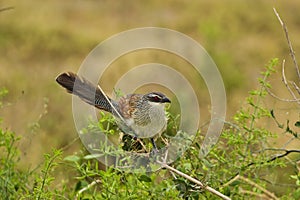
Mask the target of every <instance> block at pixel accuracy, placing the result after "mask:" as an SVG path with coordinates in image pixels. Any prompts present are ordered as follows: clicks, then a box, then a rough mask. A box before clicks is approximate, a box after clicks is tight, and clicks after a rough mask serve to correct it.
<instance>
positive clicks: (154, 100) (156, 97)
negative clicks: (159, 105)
mask: <svg viewBox="0 0 300 200" xmlns="http://www.w3.org/2000/svg"><path fill="white" fill-rule="evenodd" d="M150 99H151V101H153V102H160V100H161V98H160V97H159V96H157V95H151V96H150Z"/></svg>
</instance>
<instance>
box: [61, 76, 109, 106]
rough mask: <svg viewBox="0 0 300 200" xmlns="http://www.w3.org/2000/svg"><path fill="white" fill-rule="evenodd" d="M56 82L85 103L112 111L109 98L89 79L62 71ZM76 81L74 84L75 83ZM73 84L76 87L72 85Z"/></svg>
mask: <svg viewBox="0 0 300 200" xmlns="http://www.w3.org/2000/svg"><path fill="white" fill-rule="evenodd" d="M56 82H57V83H58V84H60V85H61V86H62V87H64V88H65V89H66V90H67V92H69V93H71V94H74V95H76V96H78V97H79V98H81V99H82V100H83V101H85V102H86V103H88V104H90V105H93V106H95V107H96V108H99V109H101V110H105V111H108V112H112V107H111V104H110V102H108V101H107V99H108V100H109V101H111V99H110V98H109V97H107V99H106V98H105V94H103V93H102V92H101V90H100V89H99V88H98V87H99V86H98V87H97V86H95V85H94V84H92V83H91V82H90V81H88V80H86V79H84V78H82V77H79V76H78V75H77V74H75V73H73V72H67V73H62V74H60V75H59V76H58V77H57V78H56ZM75 82H76V84H75ZM74 85H75V86H76V87H74Z"/></svg>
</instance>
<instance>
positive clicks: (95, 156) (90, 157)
mask: <svg viewBox="0 0 300 200" xmlns="http://www.w3.org/2000/svg"><path fill="white" fill-rule="evenodd" d="M101 156H103V154H100V153H96V154H90V155H86V156H84V157H83V159H86V160H89V159H94V158H99V157H101Z"/></svg>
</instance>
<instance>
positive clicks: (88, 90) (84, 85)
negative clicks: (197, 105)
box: [56, 72, 171, 151]
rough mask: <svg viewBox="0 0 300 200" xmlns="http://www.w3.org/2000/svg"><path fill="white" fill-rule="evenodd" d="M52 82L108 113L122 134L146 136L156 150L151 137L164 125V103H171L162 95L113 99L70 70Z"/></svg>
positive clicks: (125, 96)
mask: <svg viewBox="0 0 300 200" xmlns="http://www.w3.org/2000/svg"><path fill="white" fill-rule="evenodd" d="M56 82H57V83H58V84H59V85H61V86H62V87H63V88H65V89H66V91H67V92H68V93H71V94H73V95H75V96H78V97H79V98H80V99H81V100H83V101H84V102H86V103H87V104H90V105H92V106H94V107H96V108H98V109H100V110H104V111H106V112H108V113H111V114H112V115H113V116H114V117H115V119H116V121H117V125H118V126H119V128H120V129H121V130H122V131H123V132H124V133H126V134H130V135H133V136H134V138H150V140H151V143H152V145H153V148H154V150H155V151H158V148H157V146H156V143H155V139H156V138H157V137H159V136H160V135H161V134H162V133H163V132H164V131H165V130H166V128H167V121H168V119H167V116H166V112H165V104H166V103H171V100H170V99H169V98H168V97H167V96H166V95H165V94H163V93H161V92H150V93H146V94H137V93H133V94H127V95H124V96H122V97H121V98H119V99H118V100H113V99H112V98H110V97H109V96H107V95H106V94H105V93H104V92H103V90H102V89H101V87H100V86H99V85H95V84H93V83H91V82H90V81H89V80H87V79H86V78H84V77H80V76H78V75H77V74H75V73H73V72H64V73H61V74H59V75H58V76H57V78H56Z"/></svg>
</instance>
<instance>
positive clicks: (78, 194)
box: [75, 179, 101, 200]
mask: <svg viewBox="0 0 300 200" xmlns="http://www.w3.org/2000/svg"><path fill="white" fill-rule="evenodd" d="M100 183H101V181H100V180H99V179H96V180H94V181H93V182H91V183H90V184H88V185H87V186H86V187H84V188H82V189H81V190H79V191H78V192H77V194H76V196H75V200H77V199H78V198H79V197H80V195H81V193H83V192H84V191H86V190H88V189H90V188H91V187H93V186H94V185H96V184H100Z"/></svg>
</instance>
